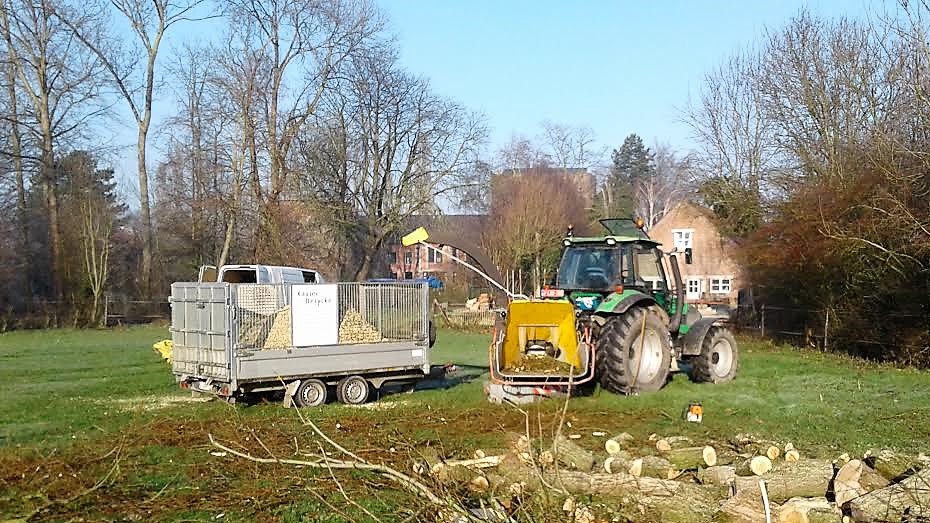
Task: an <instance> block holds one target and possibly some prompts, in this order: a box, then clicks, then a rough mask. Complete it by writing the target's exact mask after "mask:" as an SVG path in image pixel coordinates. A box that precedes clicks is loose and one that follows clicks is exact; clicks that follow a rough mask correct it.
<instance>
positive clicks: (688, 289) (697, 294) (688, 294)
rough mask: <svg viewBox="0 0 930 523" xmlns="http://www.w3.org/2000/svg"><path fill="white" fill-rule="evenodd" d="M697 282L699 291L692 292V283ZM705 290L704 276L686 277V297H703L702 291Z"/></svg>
mask: <svg viewBox="0 0 930 523" xmlns="http://www.w3.org/2000/svg"><path fill="white" fill-rule="evenodd" d="M692 283H697V291H695V292H691V284H692ZM702 292H704V279H703V278H685V297H686V298H691V299H697V298H700V297H701V293H702Z"/></svg>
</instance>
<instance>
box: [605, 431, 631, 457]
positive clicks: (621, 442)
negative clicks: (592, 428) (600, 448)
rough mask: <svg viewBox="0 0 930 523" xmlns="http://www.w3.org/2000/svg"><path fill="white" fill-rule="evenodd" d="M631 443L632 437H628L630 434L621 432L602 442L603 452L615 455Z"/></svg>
mask: <svg viewBox="0 0 930 523" xmlns="http://www.w3.org/2000/svg"><path fill="white" fill-rule="evenodd" d="M632 442H633V436H632V435H630V433H628V432H621V433H620V434H617V435H616V436H614V437H612V438H610V439H608V440H607V441H605V442H604V450H606V451H607V453H608V454H616V453H617V452H620V451H621V450H623V449H624V448H625V447H628V446H629V445H630V443H632Z"/></svg>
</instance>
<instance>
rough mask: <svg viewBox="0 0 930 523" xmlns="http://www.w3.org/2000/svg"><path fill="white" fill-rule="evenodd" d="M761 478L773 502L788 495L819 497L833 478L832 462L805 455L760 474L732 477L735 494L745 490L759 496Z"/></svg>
mask: <svg viewBox="0 0 930 523" xmlns="http://www.w3.org/2000/svg"><path fill="white" fill-rule="evenodd" d="M766 459H768V458H766ZM760 479H764V480H765V485H766V490H767V491H768V497H769V500H770V501H771V502H772V503H783V502H784V501H786V500H789V499H791V498H813V497H820V496H824V495H826V493H827V490H828V489H829V487H830V481H832V480H833V464H832V463H830V462H829V461H824V460H817V459H808V460H804V461H799V462H797V463H791V464H784V465H783V466H781V467H779V468H778V469H775V470H773V471H771V472H769V473H767V474H763V475H761V476H754V477H741V476H737V477H736V478H735V480H734V486H735V488H736V494H737V495H741V494H744V493H745V494H748V495H750V496H754V497H759V499H760V500H761V496H759V480H760Z"/></svg>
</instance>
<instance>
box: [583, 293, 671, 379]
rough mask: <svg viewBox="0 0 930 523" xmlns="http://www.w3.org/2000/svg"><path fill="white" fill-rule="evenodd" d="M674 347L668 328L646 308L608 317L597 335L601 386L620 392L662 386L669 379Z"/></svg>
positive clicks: (633, 309)
mask: <svg viewBox="0 0 930 523" xmlns="http://www.w3.org/2000/svg"><path fill="white" fill-rule="evenodd" d="M644 320H645V322H644ZM644 327H645V328H644ZM671 349H672V340H671V338H670V337H669V334H668V327H667V326H666V325H665V324H664V323H663V322H662V320H661V319H660V318H659V317H658V316H657V315H656V314H654V313H651V312H649V310H648V309H646V308H643V307H633V308H631V309H630V310H628V311H627V312H626V313H624V314H621V315H619V316H614V317H612V318H610V319H608V320H607V323H605V324H604V326H603V327H601V331H600V334H599V336H598V338H597V357H598V358H599V360H598V361H597V370H598V373H599V375H600V376H599V379H600V383H601V387H603V388H605V389H607V390H609V391H611V392H615V393H618V394H629V393H632V392H638V391H643V392H651V391H656V390H659V389H661V388H662V387H663V386H664V385H665V382H666V381H667V380H668V373H669V368H670V366H671V358H672V350H671Z"/></svg>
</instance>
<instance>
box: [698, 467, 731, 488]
mask: <svg viewBox="0 0 930 523" xmlns="http://www.w3.org/2000/svg"><path fill="white" fill-rule="evenodd" d="M735 478H736V468H735V467H731V466H729V465H717V466H715V467H707V468H706V469H699V470H698V473H697V479H698V481H699V482H700V483H701V484H702V485H721V486H722V485H728V484H729V483H730V482H732V481H734V479H735Z"/></svg>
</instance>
